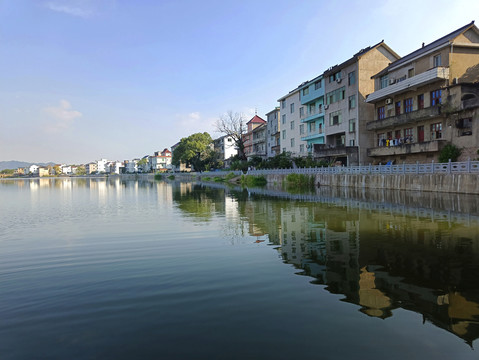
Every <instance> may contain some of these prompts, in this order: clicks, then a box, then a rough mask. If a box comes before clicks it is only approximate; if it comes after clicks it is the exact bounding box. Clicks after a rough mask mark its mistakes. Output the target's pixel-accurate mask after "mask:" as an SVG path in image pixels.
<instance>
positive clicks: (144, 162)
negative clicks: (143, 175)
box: [136, 157, 148, 172]
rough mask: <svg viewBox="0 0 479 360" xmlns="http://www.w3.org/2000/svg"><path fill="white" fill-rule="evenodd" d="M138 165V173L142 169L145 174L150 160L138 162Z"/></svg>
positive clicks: (145, 159)
mask: <svg viewBox="0 0 479 360" xmlns="http://www.w3.org/2000/svg"><path fill="white" fill-rule="evenodd" d="M136 165H137V167H138V171H140V169H141V172H145V170H146V167H147V165H148V158H146V157H144V158H143V159H141V160H140V161H138V163H137V164H136Z"/></svg>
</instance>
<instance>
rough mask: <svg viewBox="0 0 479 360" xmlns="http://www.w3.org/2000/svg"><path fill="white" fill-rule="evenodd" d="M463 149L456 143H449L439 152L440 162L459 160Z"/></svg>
mask: <svg viewBox="0 0 479 360" xmlns="http://www.w3.org/2000/svg"><path fill="white" fill-rule="evenodd" d="M461 153H462V150H461V149H459V148H458V147H457V146H456V145H454V144H447V145H446V146H444V147H443V148H442V150H441V152H440V153H439V162H440V163H445V162H448V161H449V159H451V161H452V162H454V161H457V158H458V157H459V156H460V155H461Z"/></svg>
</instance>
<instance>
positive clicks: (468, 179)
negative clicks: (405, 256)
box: [122, 173, 479, 194]
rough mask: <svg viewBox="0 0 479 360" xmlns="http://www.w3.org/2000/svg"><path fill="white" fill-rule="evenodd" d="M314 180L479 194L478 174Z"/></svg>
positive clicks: (276, 178)
mask: <svg viewBox="0 0 479 360" xmlns="http://www.w3.org/2000/svg"><path fill="white" fill-rule="evenodd" d="M225 175H226V174H224V173H222V174H219V173H218V174H215V173H201V174H196V173H194V174H191V173H177V174H175V178H176V179H177V180H182V181H194V180H202V179H204V178H206V177H208V178H210V179H212V178H213V177H224V176H225ZM122 176H123V175H122ZM246 176H248V175H246ZM262 176H264V178H265V179H266V182H267V183H268V184H282V183H284V182H285V179H286V176H287V175H286V174H264V175H262ZM310 176H313V177H314V183H315V184H316V186H318V187H322V186H330V187H349V188H355V189H381V190H405V191H426V192H442V193H457V194H479V181H478V179H479V176H478V175H477V174H467V173H461V174H457V173H454V174H391V175H389V174H312V175H310Z"/></svg>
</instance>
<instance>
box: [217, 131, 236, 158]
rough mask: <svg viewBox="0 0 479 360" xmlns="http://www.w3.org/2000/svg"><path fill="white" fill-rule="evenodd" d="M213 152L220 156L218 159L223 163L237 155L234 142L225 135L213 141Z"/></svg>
mask: <svg viewBox="0 0 479 360" xmlns="http://www.w3.org/2000/svg"><path fill="white" fill-rule="evenodd" d="M213 145H214V149H215V151H216V152H217V153H218V154H219V155H220V159H221V160H223V161H225V162H226V160H228V159H230V158H231V157H233V156H235V155H236V154H238V149H237V148H236V144H235V141H234V140H233V138H232V137H231V136H228V135H225V136H222V137H219V138H218V139H215V140H213Z"/></svg>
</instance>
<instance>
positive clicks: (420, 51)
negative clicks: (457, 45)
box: [374, 21, 474, 77]
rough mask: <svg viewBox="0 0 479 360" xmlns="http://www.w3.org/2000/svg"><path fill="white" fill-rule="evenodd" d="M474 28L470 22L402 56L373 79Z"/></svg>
mask: <svg viewBox="0 0 479 360" xmlns="http://www.w3.org/2000/svg"><path fill="white" fill-rule="evenodd" d="M472 26H474V21H472V22H471V23H469V24H467V25H464V26H463V27H461V28H459V29H457V30H454V31H453V32H451V33H450V34H447V35H445V36H443V37H442V38H440V39H437V40H435V41H433V42H432V43H430V44H428V45H425V46H423V47H421V48H419V49H417V50H415V51H413V52H412V53H410V54H408V55H406V56H403V57H402V58H400V59H399V60H396V61H394V62H392V63H391V64H389V66H388V67H386V68H385V69H384V70H382V71H381V72H379V73H378V74H376V75H374V77H376V76H378V75H382V74H385V73H387V72H388V71H389V69H390V68H393V67H397V66H399V65H401V64H406V63H407V62H408V61H410V60H411V59H413V58H415V57H417V56H421V55H422V54H425V53H427V52H428V51H430V50H433V49H434V48H437V47H439V46H441V45H444V44H447V43H449V42H450V41H451V40H453V39H454V38H456V37H457V36H459V35H460V34H461V33H463V32H464V31H466V30H468V29H469V28H470V27H472Z"/></svg>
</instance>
